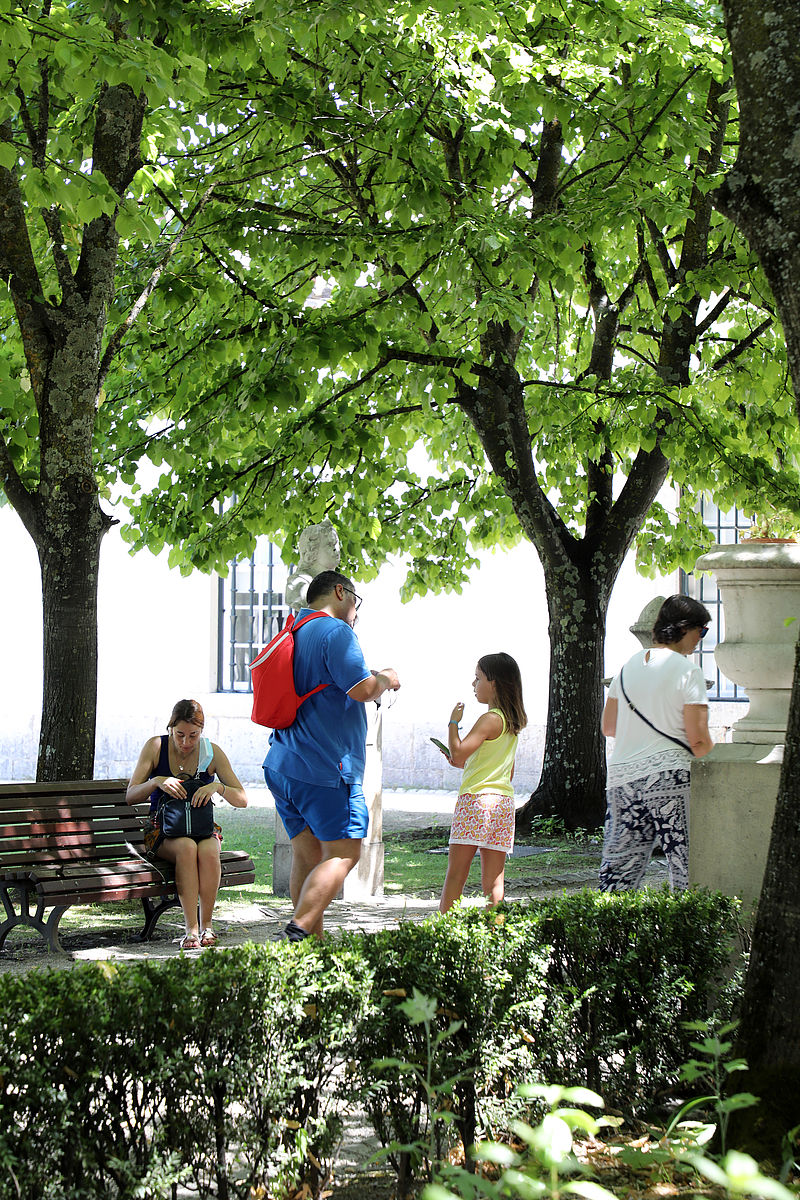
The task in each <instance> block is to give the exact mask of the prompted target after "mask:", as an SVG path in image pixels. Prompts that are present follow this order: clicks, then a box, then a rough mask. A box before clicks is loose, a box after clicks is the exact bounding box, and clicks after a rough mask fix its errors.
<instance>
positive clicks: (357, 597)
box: [342, 584, 361, 612]
mask: <svg viewBox="0 0 800 1200" xmlns="http://www.w3.org/2000/svg"><path fill="white" fill-rule="evenodd" d="M342 591H343V592H349V593H350V595H351V596H355V598H356V612H358V610H359V609H360V608H361V597H360V596H359V595H358V593H357V592H354V591H353V589H352V588H347V587H345V586H344V584H342Z"/></svg>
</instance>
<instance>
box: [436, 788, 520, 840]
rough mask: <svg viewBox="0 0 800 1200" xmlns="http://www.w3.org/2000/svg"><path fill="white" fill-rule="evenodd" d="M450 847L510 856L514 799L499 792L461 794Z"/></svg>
mask: <svg viewBox="0 0 800 1200" xmlns="http://www.w3.org/2000/svg"><path fill="white" fill-rule="evenodd" d="M450 845H451V846H477V847H478V849H479V850H502V851H503V853H505V854H510V853H511V851H512V850H513V849H514V797H513V796H502V795H500V794H499V793H498V792H477V793H475V792H462V794H461V795H460V796H459V797H458V800H457V801H456V811H455V813H454V814H453V824H452V826H451V828H450Z"/></svg>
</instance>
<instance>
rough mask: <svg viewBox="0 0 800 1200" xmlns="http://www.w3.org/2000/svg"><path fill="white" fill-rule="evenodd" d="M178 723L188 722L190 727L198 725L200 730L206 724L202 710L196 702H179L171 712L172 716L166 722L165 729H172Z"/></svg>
mask: <svg viewBox="0 0 800 1200" xmlns="http://www.w3.org/2000/svg"><path fill="white" fill-rule="evenodd" d="M180 721H188V722H189V724H190V725H199V726H200V728H201V729H202V728H203V726H204V725H205V723H206V718H205V716H204V714H203V710H202V708H201V707H200V705H199V704H198V703H197V701H196V700H179V701H178V703H177V704H176V705H175V707H174V708H173V710H172V716H171V717H170V719H169V720H168V721H167V729H172V726H173V725H177V724H178V723H179V722H180Z"/></svg>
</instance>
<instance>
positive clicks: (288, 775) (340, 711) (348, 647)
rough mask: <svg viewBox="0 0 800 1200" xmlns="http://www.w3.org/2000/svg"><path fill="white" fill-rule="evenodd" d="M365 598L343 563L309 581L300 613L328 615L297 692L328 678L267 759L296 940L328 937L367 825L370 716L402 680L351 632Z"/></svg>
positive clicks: (309, 646)
mask: <svg viewBox="0 0 800 1200" xmlns="http://www.w3.org/2000/svg"><path fill="white" fill-rule="evenodd" d="M360 604H361V598H360V597H359V596H357V595H356V592H355V591H354V589H353V584H352V582H351V581H350V580H349V579H348V578H347V576H346V575H342V574H340V573H339V572H338V571H323V572H322V574H321V575H317V576H315V577H314V579H312V580H311V583H310V584H309V585H308V592H307V596H306V607H305V608H303V609H301V610H300V612H299V613H298V616H297V620H298V621H301V620H302V619H303V617H307V616H309V615H310V614H311V613H319V614H321V615H320V616H319V617H315V618H314V619H313V620H310V621H307V622H306V624H305V625H304V626H303V627H302V629H298V631H297V633H296V634H295V641H294V680H295V689H296V691H297V694H298V695H299V696H302V695H305V693H306V692H310V691H311V690H312V689H313V688H316V687H318V686H319V685H320V684H323V685H324V686H323V687H322V689H321V691H318V692H314V694H313V695H312V696H309V697H308V699H307V700H305V701H304V702H303V703H302V704H301V705H300V708H299V709H298V712H297V717H296V718H295V720H294V721H293V722H292V724H291V725H290V726H289V727H288V728H287V729H276V730H275V731H274V733H273V734H272V737H271V739H270V748H269V751H268V753H267V757H266V758H265V760H264V778H265V780H266V781H267V786H268V788H269V790H270V791H271V792H272V795H273V796H274V798H275V807H276V809H277V811H278V814H279V816H280V818H281V820H282V821H283V825H284V828H285V829H286V832H287V834H288V835H289V838H290V840H291V845H292V868H291V875H290V878H289V891H290V893H291V896H292V900H293V901H294V906H295V907H294V913H293V915H292V919H291V921H289V923H288V925H287V926H286V929H285V931H284V932H285V935H286V937H288V938H289V939H290V940H291V941H300V939H301V938H304V937H308V936H309V934H312V933H313V934H316V935H317V936H318V937H321V936H322V921H323V916H324V913H325V909H326V908H327V907H328V905H329V904H330V902H331V900H333V898H334V896H336V895H337V894H338V892H339V890H340V888H341V886H342V884H343V883H344V881H345V879H346V878H347V876H348V874H349V873H350V871H352V869H353V867H355V865H356V864H357V862H358V860H359V858H360V856H361V841H362V839H363V838H364V836H365V835H366V832H367V827H368V825H369V811H368V809H367V803H366V800H365V799H364V788H363V779H364V761H365V758H366V749H365V743H366V734H367V714H366V711H365V709H364V705H365V704H367V703H368V702H369V701H370V700H379V699H380V697H381V696H382V695H383V693H384V692H385V691H387V690H389V689H392V690H395V691H396V690H397V688H399V687H400V681H399V680H398V678H397V672H396V671H394V670H393V669H392V668H391V667H387V668H385V669H384V670H382V671H377V672H373V671H370V669H369V667H368V666H367V664H366V663H365V662H364V656H363V654H362V653H361V647H360V646H359V644H358V638H357V637H356V635H355V633H354V632H353V625H354V624H355V620H356V611H357V610H358V607H359V605H360Z"/></svg>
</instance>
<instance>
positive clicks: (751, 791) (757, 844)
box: [689, 742, 783, 918]
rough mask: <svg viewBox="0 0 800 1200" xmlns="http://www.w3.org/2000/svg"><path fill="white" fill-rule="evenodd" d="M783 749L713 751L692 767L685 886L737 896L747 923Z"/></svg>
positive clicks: (740, 746) (739, 745) (741, 746)
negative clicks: (687, 879)
mask: <svg viewBox="0 0 800 1200" xmlns="http://www.w3.org/2000/svg"><path fill="white" fill-rule="evenodd" d="M782 761H783V747H782V746H763V745H761V746H759V745H748V744H746V743H744V742H735V743H728V744H727V745H720V746H716V747H715V748H714V749H713V750H712V751H711V753H710V754H708V755H707V756H706V757H705V758H699V759H697V761H696V762H694V763H693V764H692V798H691V803H690V805H689V883H690V885H692V886H693V887H706V888H711V889H712V890H713V891H718V892H724V893H725V894H726V895H728V896H740V897H741V900H742V916H743V917H745V918H747V917H748V915H749V913H750V911H751V909H752V908H753V906H754V905H755V904H756V903H757V902H758V897H759V895H760V894H761V884H762V882H763V880H764V867H765V866H766V862H767V848H768V846H769V838H770V832H771V830H772V818H773V816H774V813H775V800H776V797H777V795H778V783H779V782H780V774H781V763H782Z"/></svg>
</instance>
